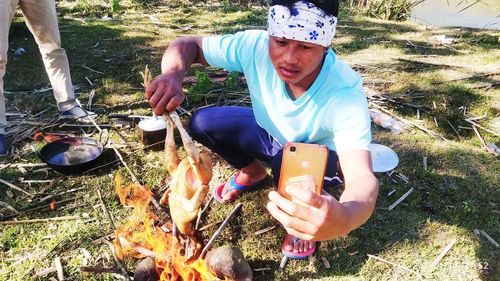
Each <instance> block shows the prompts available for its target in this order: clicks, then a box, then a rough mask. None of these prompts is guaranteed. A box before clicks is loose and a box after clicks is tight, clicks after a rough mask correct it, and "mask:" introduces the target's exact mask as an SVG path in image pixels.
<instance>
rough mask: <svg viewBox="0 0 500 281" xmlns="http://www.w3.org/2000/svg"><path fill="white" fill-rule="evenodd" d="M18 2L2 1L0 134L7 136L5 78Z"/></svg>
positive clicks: (0, 7)
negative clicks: (12, 24) (10, 38)
mask: <svg viewBox="0 0 500 281" xmlns="http://www.w3.org/2000/svg"><path fill="white" fill-rule="evenodd" d="M17 4H18V0H1V1H0V134H5V131H4V130H5V127H7V118H6V115H5V114H6V112H5V98H4V96H3V76H4V75H5V68H6V65H7V52H8V51H9V29H10V24H11V22H12V19H13V18H14V14H15V13H16V7H17Z"/></svg>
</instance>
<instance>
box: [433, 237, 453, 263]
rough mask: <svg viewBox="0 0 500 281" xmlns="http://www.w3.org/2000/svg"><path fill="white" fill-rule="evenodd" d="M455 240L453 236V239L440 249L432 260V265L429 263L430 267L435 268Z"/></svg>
mask: <svg viewBox="0 0 500 281" xmlns="http://www.w3.org/2000/svg"><path fill="white" fill-rule="evenodd" d="M456 242H457V239H455V238H453V240H451V242H450V243H448V245H447V246H446V247H445V248H444V249H443V250H441V252H440V253H439V255H438V256H437V257H436V258H435V259H434V261H433V262H432V265H431V267H432V268H435V267H436V266H437V265H438V263H439V262H440V261H441V260H442V259H443V257H444V256H445V255H446V254H447V253H448V252H449V251H450V250H451V248H452V247H453V245H455V243H456Z"/></svg>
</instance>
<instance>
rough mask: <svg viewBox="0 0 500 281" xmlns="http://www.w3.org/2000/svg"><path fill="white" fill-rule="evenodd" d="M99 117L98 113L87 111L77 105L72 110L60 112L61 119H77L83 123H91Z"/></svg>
mask: <svg viewBox="0 0 500 281" xmlns="http://www.w3.org/2000/svg"><path fill="white" fill-rule="evenodd" d="M95 118H97V114H95V113H94V112H92V111H87V110H85V109H83V108H81V107H80V106H75V107H73V108H71V109H70V110H66V111H62V112H59V120H76V121H80V122H83V123H91V122H92V120H95Z"/></svg>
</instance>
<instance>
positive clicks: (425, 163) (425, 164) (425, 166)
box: [422, 156, 427, 171]
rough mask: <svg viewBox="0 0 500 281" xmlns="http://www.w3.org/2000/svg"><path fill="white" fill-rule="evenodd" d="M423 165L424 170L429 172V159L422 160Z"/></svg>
mask: <svg viewBox="0 0 500 281" xmlns="http://www.w3.org/2000/svg"><path fill="white" fill-rule="evenodd" d="M422 164H423V165H424V170H425V171H427V157H425V156H424V157H423V158H422Z"/></svg>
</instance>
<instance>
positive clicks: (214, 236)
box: [200, 203, 243, 259]
mask: <svg viewBox="0 0 500 281" xmlns="http://www.w3.org/2000/svg"><path fill="white" fill-rule="evenodd" d="M242 206H243V204H241V203H238V204H236V206H234V208H233V210H232V211H231V213H230V214H229V216H227V218H226V219H225V220H224V221H223V222H222V224H221V225H220V226H219V228H218V229H217V230H216V231H215V233H214V235H212V237H211V238H210V240H208V243H207V244H206V245H205V247H204V248H203V250H202V251H201V255H200V258H202V259H203V258H205V255H206V254H207V252H208V249H209V248H210V246H212V243H213V242H214V241H215V239H216V238H217V237H218V236H219V235H220V234H221V232H222V230H224V227H226V224H227V223H228V222H229V220H230V219H231V218H232V217H233V216H234V215H235V214H236V212H238V211H239V210H240V209H241V207H242Z"/></svg>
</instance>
